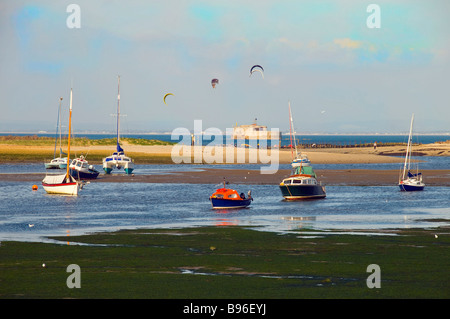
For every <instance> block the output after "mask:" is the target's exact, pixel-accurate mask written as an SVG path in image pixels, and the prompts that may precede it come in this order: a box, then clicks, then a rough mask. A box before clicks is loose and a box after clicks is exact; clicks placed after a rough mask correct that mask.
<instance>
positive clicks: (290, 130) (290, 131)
mask: <svg viewBox="0 0 450 319" xmlns="http://www.w3.org/2000/svg"><path fill="white" fill-rule="evenodd" d="M289 137H290V140H291V157H292V160H294V152H293V150H292V114H291V101H289Z"/></svg>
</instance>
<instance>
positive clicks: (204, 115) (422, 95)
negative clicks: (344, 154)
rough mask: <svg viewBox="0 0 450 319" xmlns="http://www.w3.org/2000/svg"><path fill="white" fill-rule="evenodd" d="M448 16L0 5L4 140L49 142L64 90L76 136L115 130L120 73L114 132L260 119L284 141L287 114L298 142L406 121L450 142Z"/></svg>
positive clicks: (251, 5)
mask: <svg viewBox="0 0 450 319" xmlns="http://www.w3.org/2000/svg"><path fill="white" fill-rule="evenodd" d="M71 4H75V5H77V7H78V9H79V10H74V9H72V7H69V6H70V5H71ZM371 4H376V5H377V6H378V8H379V11H377V10H375V11H374V10H372V9H370V10H368V7H369V5H371ZM68 9H69V10H68ZM376 12H379V13H380V14H379V16H375V15H374V14H375V13H376ZM449 12H450V1H448V0H442V1H440V0H431V1H424V0H421V1H414V0H405V1H402V0H398V1H378V0H370V1H361V0H339V1H331V0H329V1H327V0H324V1H321V0H315V1H313V0H309V1H305V0H293V1H283V0H274V1H272V0H259V1H246V0H238V1H237V0H223V1H222V0H215V1H197V0H185V1H182V0H177V1H175V0H165V1H156V0H155V1H153V0H147V1H137V0H127V1H118V0H115V1H114V0H86V1H81V0H70V1H51V0H49V1H45V0H40V1H22V0H2V1H1V2H0V39H1V41H2V44H3V45H2V49H1V50H0V132H5V131H16V132H17V131H36V132H37V131H48V132H54V130H55V125H56V120H57V114H58V107H59V101H60V97H62V98H63V100H62V104H63V114H62V116H63V118H64V119H67V117H68V115H67V114H68V105H69V93H70V89H71V88H72V89H73V117H72V125H73V128H74V131H91V132H101V131H111V132H114V130H115V121H116V117H115V116H114V114H115V113H116V111H117V90H118V87H117V86H118V84H117V82H118V76H119V75H120V108H121V113H122V115H123V116H121V128H122V133H127V132H130V133H132V132H162V131H164V132H171V131H173V130H174V129H175V128H187V129H189V130H191V131H192V130H193V127H194V120H202V128H203V129H204V130H205V129H207V128H212V127H214V128H219V129H221V130H223V131H225V129H226V128H231V127H233V126H235V125H236V124H238V125H241V124H251V123H253V122H254V121H255V119H256V121H257V123H258V124H260V125H266V126H267V127H268V129H271V128H278V129H279V130H280V131H288V130H289V109H288V105H289V103H290V105H291V108H292V113H293V121H294V126H295V129H296V131H297V133H300V134H301V133H304V134H313V133H341V134H345V133H350V134H364V133H392V134H396V133H401V134H403V133H405V132H406V133H407V132H408V131H409V124H410V119H411V115H412V113H414V114H415V122H414V129H415V132H418V133H449V132H450V103H449V101H450V99H449V97H450V87H449V83H450V81H449V79H448V78H449V75H450V19H449V18H448V13H449ZM78 13H79V15H77V14H78ZM368 21H369V22H368ZM77 23H78V24H77ZM374 23H375V25H376V26H378V27H369V26H373V25H374ZM256 64H258V65H261V66H263V68H264V77H263V76H262V75H261V74H260V73H258V72H255V73H253V74H252V75H251V76H250V68H251V67H252V66H253V65H256ZM213 78H217V79H219V84H218V85H217V86H216V88H214V89H213V88H212V86H211V79H213ZM166 93H173V95H171V96H168V97H167V99H166V104H165V103H164V101H163V97H164V95H165V94H166Z"/></svg>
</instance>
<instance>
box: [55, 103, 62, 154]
mask: <svg viewBox="0 0 450 319" xmlns="http://www.w3.org/2000/svg"><path fill="white" fill-rule="evenodd" d="M62 99H63V98H62V97H60V98H59V111H58V119H59V157H61V155H62V154H61V153H62V146H61V143H62V138H61V115H60V113H61V101H62ZM55 144H56V141H55ZM55 151H56V145H55Z"/></svg>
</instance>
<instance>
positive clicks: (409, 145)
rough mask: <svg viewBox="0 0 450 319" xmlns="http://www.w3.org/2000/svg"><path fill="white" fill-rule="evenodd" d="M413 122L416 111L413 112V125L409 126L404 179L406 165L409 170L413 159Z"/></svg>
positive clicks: (404, 171)
mask: <svg viewBox="0 0 450 319" xmlns="http://www.w3.org/2000/svg"><path fill="white" fill-rule="evenodd" d="M413 122H414V113H413V114H412V117H411V125H410V127H409V137H408V146H407V147H406V156H405V165H404V166H403V175H402V180H403V179H405V173H406V165H408V170H409V165H410V161H411V137H412V128H413Z"/></svg>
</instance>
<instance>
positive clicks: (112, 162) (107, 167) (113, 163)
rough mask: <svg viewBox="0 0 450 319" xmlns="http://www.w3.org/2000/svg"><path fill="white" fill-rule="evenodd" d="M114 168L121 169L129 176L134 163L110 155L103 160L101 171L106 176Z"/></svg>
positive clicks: (127, 158) (126, 158) (124, 158)
mask: <svg viewBox="0 0 450 319" xmlns="http://www.w3.org/2000/svg"><path fill="white" fill-rule="evenodd" d="M114 168H117V169H121V168H123V169H124V170H125V172H126V173H127V174H131V172H132V171H133V169H134V163H133V161H132V160H131V158H129V157H127V156H123V155H121V156H116V155H112V156H109V157H106V158H104V159H103V169H104V171H105V172H106V173H107V174H109V173H111V171H112V170H113V169H114Z"/></svg>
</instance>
